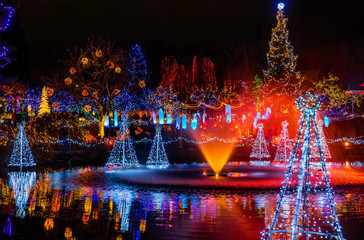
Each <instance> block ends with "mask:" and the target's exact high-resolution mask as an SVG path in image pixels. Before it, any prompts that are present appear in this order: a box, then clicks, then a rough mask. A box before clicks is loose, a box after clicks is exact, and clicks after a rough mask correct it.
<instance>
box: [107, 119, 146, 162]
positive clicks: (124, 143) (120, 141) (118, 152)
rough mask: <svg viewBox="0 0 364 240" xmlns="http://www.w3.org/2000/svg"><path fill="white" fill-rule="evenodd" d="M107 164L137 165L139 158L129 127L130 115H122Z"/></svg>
mask: <svg viewBox="0 0 364 240" xmlns="http://www.w3.org/2000/svg"><path fill="white" fill-rule="evenodd" d="M106 166H121V167H137V166H139V163H138V158H137V155H136V153H135V149H134V146H133V142H132V140H131V137H130V132H129V128H128V116H127V115H126V114H123V115H122V116H121V125H120V129H119V133H118V135H117V137H116V141H115V145H114V147H113V148H112V150H111V153H110V157H109V159H108V161H107V163H106Z"/></svg>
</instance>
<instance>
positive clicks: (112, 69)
mask: <svg viewBox="0 0 364 240" xmlns="http://www.w3.org/2000/svg"><path fill="white" fill-rule="evenodd" d="M64 65H65V67H66V69H65V70H66V71H65V73H64V79H63V80H62V82H63V84H62V85H61V84H57V86H61V87H62V89H65V90H66V91H68V92H70V93H71V94H72V96H73V97H74V98H75V100H76V101H78V102H79V103H80V104H82V106H83V109H84V111H85V112H87V113H89V114H90V115H91V116H92V117H93V118H94V120H96V121H97V122H98V124H99V136H100V137H101V138H103V137H104V135H105V131H104V122H105V119H106V117H107V116H108V114H109V113H110V112H111V111H113V110H114V100H115V98H116V97H117V96H118V95H119V94H120V93H121V89H123V87H125V86H127V85H128V81H127V74H126V70H125V54H124V51H123V50H122V49H116V48H115V47H114V44H113V43H112V42H110V41H108V40H89V41H88V45H87V46H86V48H82V49H77V48H76V49H75V51H74V52H70V54H69V58H68V59H66V60H65V61H64Z"/></svg>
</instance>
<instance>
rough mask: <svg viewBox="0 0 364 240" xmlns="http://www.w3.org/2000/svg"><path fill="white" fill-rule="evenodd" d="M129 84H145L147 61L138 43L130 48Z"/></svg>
mask: <svg viewBox="0 0 364 240" xmlns="http://www.w3.org/2000/svg"><path fill="white" fill-rule="evenodd" d="M128 72H129V78H130V82H129V85H131V86H134V85H138V86H140V87H142V86H145V84H146V81H147V76H148V69H147V62H146V61H145V57H144V54H143V52H142V51H141V49H140V46H139V45H138V44H135V45H134V46H133V47H132V48H131V52H130V53H129V67H128Z"/></svg>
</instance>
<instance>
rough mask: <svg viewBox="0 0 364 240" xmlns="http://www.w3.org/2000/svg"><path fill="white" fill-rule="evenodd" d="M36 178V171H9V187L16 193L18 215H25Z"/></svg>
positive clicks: (22, 216) (21, 216)
mask: <svg viewBox="0 0 364 240" xmlns="http://www.w3.org/2000/svg"><path fill="white" fill-rule="evenodd" d="M35 180H36V174H35V172H9V187H10V188H11V189H12V191H13V194H14V200H15V205H16V208H17V210H16V216H17V217H20V218H24V217H25V214H26V212H25V210H26V209H27V204H28V199H29V194H30V190H31V189H32V186H33V185H34V183H35Z"/></svg>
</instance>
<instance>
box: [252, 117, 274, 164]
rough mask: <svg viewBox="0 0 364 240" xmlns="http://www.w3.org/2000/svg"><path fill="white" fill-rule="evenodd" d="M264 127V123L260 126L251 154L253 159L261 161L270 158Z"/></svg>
mask: <svg viewBox="0 0 364 240" xmlns="http://www.w3.org/2000/svg"><path fill="white" fill-rule="evenodd" d="M263 127H264V126H263V123H259V124H258V132H257V137H256V139H255V141H254V144H253V149H252V152H251V153H250V157H251V158H255V159H259V160H262V158H270V154H269V152H268V147H267V142H266V140H265V137H264V131H263Z"/></svg>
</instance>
